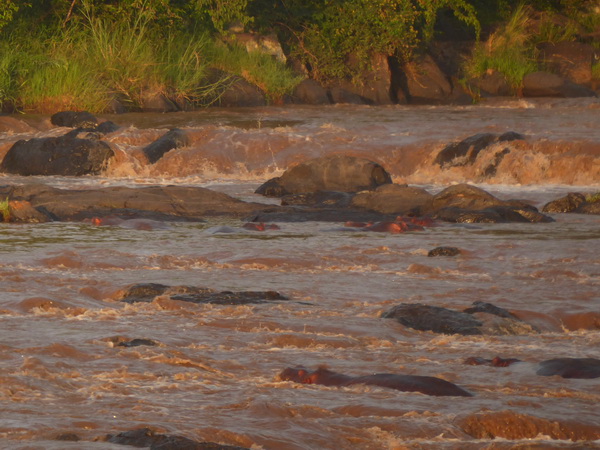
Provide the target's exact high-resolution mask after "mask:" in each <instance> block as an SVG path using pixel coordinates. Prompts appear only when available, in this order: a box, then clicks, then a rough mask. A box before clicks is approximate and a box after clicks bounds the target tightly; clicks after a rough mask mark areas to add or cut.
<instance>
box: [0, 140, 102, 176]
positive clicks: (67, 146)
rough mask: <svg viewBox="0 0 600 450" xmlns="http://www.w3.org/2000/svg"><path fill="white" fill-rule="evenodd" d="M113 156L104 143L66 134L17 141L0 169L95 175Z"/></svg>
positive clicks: (16, 172) (29, 172)
mask: <svg viewBox="0 0 600 450" xmlns="http://www.w3.org/2000/svg"><path fill="white" fill-rule="evenodd" d="M113 157H114V152H113V150H112V149H111V148H110V147H109V145H108V144H107V143H106V142H102V141H99V140H95V139H79V138H77V137H73V136H69V135H65V136H60V137H49V138H34V139H30V140H28V141H24V140H21V141H17V142H16V143H15V144H14V145H13V146H12V147H11V149H10V150H9V151H8V153H7V154H6V156H5V157H4V160H3V161H2V164H0V170H1V171H2V172H8V173H13V174H17V175H69V176H81V175H97V174H99V173H101V172H102V171H103V170H104V169H105V168H106V166H107V165H108V162H109V161H110V160H111V159H112V158H113Z"/></svg>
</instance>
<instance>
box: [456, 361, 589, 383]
mask: <svg viewBox="0 0 600 450" xmlns="http://www.w3.org/2000/svg"><path fill="white" fill-rule="evenodd" d="M518 362H522V361H521V360H520V359H515V358H506V359H504V358H500V357H499V356H496V357H495V358H494V359H485V358H479V357H474V356H471V357H469V358H467V359H466V360H465V364H469V365H472V366H481V365H485V366H492V367H508V366H510V365H512V364H514V363H518ZM535 373H536V374H537V375H541V376H544V377H550V376H553V375H558V376H560V377H562V378H600V359H596V358H554V359H547V360H545V361H542V362H540V363H539V365H538V369H537V371H536V372H535Z"/></svg>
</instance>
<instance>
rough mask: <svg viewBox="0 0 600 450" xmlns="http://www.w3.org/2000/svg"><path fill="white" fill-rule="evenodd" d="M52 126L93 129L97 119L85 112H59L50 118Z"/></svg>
mask: <svg viewBox="0 0 600 450" xmlns="http://www.w3.org/2000/svg"><path fill="white" fill-rule="evenodd" d="M50 122H51V123H52V125H56V126H57V127H70V128H95V127H96V125H98V119H96V117H95V116H94V115H93V114H92V113H89V112H87V111H61V112H57V113H56V114H53V115H52V117H50Z"/></svg>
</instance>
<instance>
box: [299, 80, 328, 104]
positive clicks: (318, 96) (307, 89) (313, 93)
mask: <svg viewBox="0 0 600 450" xmlns="http://www.w3.org/2000/svg"><path fill="white" fill-rule="evenodd" d="M292 99H293V102H294V103H301V104H307V105H328V104H330V103H331V101H330V100H329V97H328V96H327V90H326V89H325V88H324V87H323V86H321V85H320V84H319V83H317V82H316V81H315V80H311V79H306V80H303V81H301V82H300V83H299V84H298V86H296V88H295V89H294V93H293V94H292Z"/></svg>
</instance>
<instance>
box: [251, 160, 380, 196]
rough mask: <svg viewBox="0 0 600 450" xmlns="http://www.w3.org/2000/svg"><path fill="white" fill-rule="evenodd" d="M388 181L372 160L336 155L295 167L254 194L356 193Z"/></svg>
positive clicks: (265, 184)
mask: <svg viewBox="0 0 600 450" xmlns="http://www.w3.org/2000/svg"><path fill="white" fill-rule="evenodd" d="M391 182H392V179H391V177H390V175H389V174H388V173H387V172H386V170H385V169H384V168H383V167H381V166H380V165H379V164H377V163H375V162H373V161H370V160H367V159H363V158H355V157H352V156H344V155H335V156H325V157H322V158H316V159H312V160H310V161H307V162H305V163H301V164H298V165H297V166H294V167H292V168H291V169H288V170H286V171H285V172H284V174H283V175H282V176H281V177H277V178H273V179H271V180H269V181H267V182H266V183H264V184H263V185H262V186H260V187H259V188H258V189H257V190H256V193H257V194H262V195H265V196H267V197H282V196H284V195H289V194H302V193H310V192H318V191H340V192H358V191H362V190H365V189H374V188H376V187H377V186H380V185H382V184H387V183H391Z"/></svg>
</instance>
